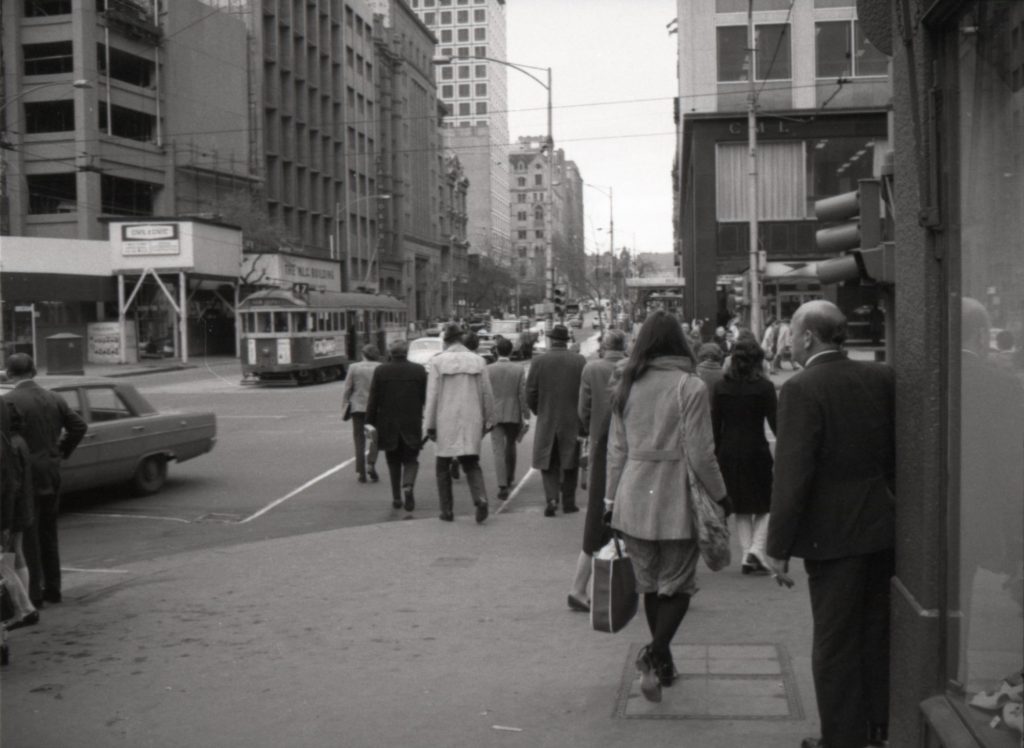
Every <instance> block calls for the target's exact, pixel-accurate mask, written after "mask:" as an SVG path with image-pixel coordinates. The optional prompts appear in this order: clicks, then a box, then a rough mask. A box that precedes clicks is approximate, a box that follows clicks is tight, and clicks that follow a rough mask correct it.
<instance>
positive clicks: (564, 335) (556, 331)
mask: <svg viewBox="0 0 1024 748" xmlns="http://www.w3.org/2000/svg"><path fill="white" fill-rule="evenodd" d="M548 337H549V338H551V339H552V340H561V341H563V342H568V340H569V328H568V327H566V326H565V325H555V326H554V327H552V328H551V330H550V331H549V332H548Z"/></svg>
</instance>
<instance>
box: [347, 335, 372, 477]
mask: <svg viewBox="0 0 1024 748" xmlns="http://www.w3.org/2000/svg"><path fill="white" fill-rule="evenodd" d="M378 366H380V350H379V349H378V348H377V346H375V345H364V346H363V360H362V361H359V362H357V363H354V364H352V365H351V366H350V367H348V374H347V375H346V376H345V388H344V389H343V390H342V391H341V410H342V413H344V414H345V415H346V416H347V417H348V418H351V419H352V441H353V442H355V449H356V474H357V475H358V476H359V482H360V483H366V479H367V477H369V479H370V480H372V481H373V482H374V483H376V482H377V481H378V480H379V479H380V477H379V476H378V475H377V439H376V437H375V436H371V437H370V438H369V439H367V437H366V401H367V400H368V399H369V397H370V382H371V381H372V380H373V372H374V369H376V368H377V367H378ZM367 446H369V450H367Z"/></svg>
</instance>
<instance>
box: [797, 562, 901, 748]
mask: <svg viewBox="0 0 1024 748" xmlns="http://www.w3.org/2000/svg"><path fill="white" fill-rule="evenodd" d="M804 567H805V568H806V569H807V577H808V587H809V588H810V594H811V615H812V616H813V618H814V644H813V646H812V649H811V670H812V672H813V674H814V690H815V693H816V694H817V697H818V714H819V716H820V717H821V736H822V738H823V740H824V743H825V745H826V746H828V748H863V747H864V745H865V744H866V743H867V738H868V727H869V725H888V722H889V582H890V579H891V578H892V575H893V574H894V572H895V561H894V554H893V551H892V549H889V550H885V551H879V552H878V553H870V554H866V555H862V556H850V557H847V558H837V559H829V560H827V561H812V560H805V561H804Z"/></svg>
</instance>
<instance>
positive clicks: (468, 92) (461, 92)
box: [441, 83, 487, 101]
mask: <svg viewBox="0 0 1024 748" xmlns="http://www.w3.org/2000/svg"><path fill="white" fill-rule="evenodd" d="M456 90H457V91H458V97H459V98H460V99H468V98H469V97H470V96H482V97H486V96H487V84H486V83H477V84H475V85H474V84H471V83H460V84H459V86H458V89H456V87H455V86H453V85H450V84H448V85H444V86H441V98H442V99H444V100H445V101H447V100H449V99H453V98H455V96H456Z"/></svg>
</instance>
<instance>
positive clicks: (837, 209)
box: [814, 179, 893, 283]
mask: <svg viewBox="0 0 1024 748" xmlns="http://www.w3.org/2000/svg"><path fill="white" fill-rule="evenodd" d="M857 184H858V189H856V190H854V191H852V192H845V193H843V194H842V195H836V196H835V197H828V198H824V199H823V200H818V201H817V202H815V203H814V214H815V216H816V217H817V218H818V220H819V221H825V222H829V223H833V224H835V225H833V226H829V227H826V228H823V229H820V230H819V231H818V232H817V233H816V235H815V239H816V242H817V245H818V249H819V250H821V251H823V252H828V253H830V254H840V256H839V257H836V258H835V259H831V260H821V261H819V262H818V263H817V267H818V280H820V281H821V282H822V283H841V282H843V281H853V280H858V281H859V280H865V281H873V282H876V283H892V282H893V261H892V260H893V258H892V249H893V245H892V244H891V243H883V241H882V207H881V206H882V194H881V189H882V188H881V182H880V180H878V179H861V180H859V181H858V183H857Z"/></svg>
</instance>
